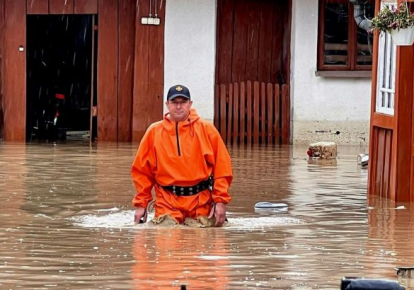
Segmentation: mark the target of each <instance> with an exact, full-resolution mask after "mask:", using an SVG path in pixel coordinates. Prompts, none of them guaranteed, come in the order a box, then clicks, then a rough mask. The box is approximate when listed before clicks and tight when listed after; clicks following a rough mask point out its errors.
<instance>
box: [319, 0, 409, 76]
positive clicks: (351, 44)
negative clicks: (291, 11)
mask: <svg viewBox="0 0 414 290" xmlns="http://www.w3.org/2000/svg"><path fill="white" fill-rule="evenodd" d="M328 1H329V0H319V19H318V50H317V51H318V57H317V67H318V70H317V73H316V74H317V75H318V72H322V71H371V70H372V65H358V64H357V62H356V56H357V54H358V50H357V43H356V33H357V29H358V27H357V24H356V22H355V21H354V7H353V4H352V3H350V2H349V1H348V0H336V2H335V3H338V4H347V5H348V19H349V21H348V65H329V66H328V65H324V51H325V49H324V48H325V47H324V46H325V42H324V35H325V6H326V3H327V2H328ZM413 1H414V0H413ZM322 74H323V73H322Z"/></svg>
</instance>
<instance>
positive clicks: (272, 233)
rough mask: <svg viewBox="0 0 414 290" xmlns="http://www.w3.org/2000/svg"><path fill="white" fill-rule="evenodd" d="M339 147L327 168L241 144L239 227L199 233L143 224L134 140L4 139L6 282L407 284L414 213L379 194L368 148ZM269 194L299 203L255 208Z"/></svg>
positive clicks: (234, 152) (1, 194)
mask: <svg viewBox="0 0 414 290" xmlns="http://www.w3.org/2000/svg"><path fill="white" fill-rule="evenodd" d="M338 149H339V150H338V151H339V158H338V160H337V161H336V162H333V163H325V164H318V163H309V162H308V161H307V160H306V148H305V147H293V146H290V147H280V148H279V147H269V148H267V147H254V148H241V147H230V148H229V151H230V154H231V156H232V162H233V167H234V183H233V185H232V187H231V194H232V196H233V201H232V203H231V204H230V205H229V207H228V210H229V214H228V217H229V226H228V227H225V228H218V229H214V228H213V229H194V228H142V227H139V226H134V225H133V224H131V222H130V220H129V219H130V218H131V220H132V216H133V208H132V207H131V205H130V202H131V199H132V196H133V194H134V188H133V185H132V182H131V179H130V175H129V171H130V165H131V163H132V159H133V157H134V154H135V151H136V147H135V146H133V145H130V144H120V145H111V144H106V145H103V146H98V147H87V146H77V145H76V144H72V145H70V144H31V145H23V144H7V143H6V144H1V145H0V218H1V221H2V222H1V225H0V245H1V246H0V255H1V257H2V261H1V263H0V269H1V271H0V288H2V289H10V288H13V289H14V287H17V286H18V287H21V288H23V289H33V288H39V289H49V288H55V289H104V288H105V289H106V288H113V289H151V287H157V288H160V289H179V286H180V285H182V284H185V285H187V289H255V288H276V289H315V288H318V289H339V285H340V280H341V278H342V277H344V276H348V277H350V276H356V277H366V278H374V279H380V278H388V279H396V275H395V270H394V268H395V267H398V266H412V261H413V260H414V250H413V248H412V246H411V241H412V240H413V235H414V234H413V233H414V229H413V227H414V212H413V208H412V207H411V206H410V205H408V204H398V205H397V204H393V203H391V202H390V201H387V200H382V199H370V200H368V201H367V198H366V183H367V170H366V169H361V168H360V167H359V166H358V165H357V162H356V157H357V155H358V154H359V153H361V152H360V150H361V148H359V147H339V148H338ZM259 201H270V202H283V203H286V204H287V205H288V209H287V210H286V211H283V212H274V211H257V210H256V211H255V209H254V205H255V204H256V203H257V202H259ZM87 217H89V218H91V219H88V218H87ZM292 221H293V222H292ZM94 222H96V223H95V224H94Z"/></svg>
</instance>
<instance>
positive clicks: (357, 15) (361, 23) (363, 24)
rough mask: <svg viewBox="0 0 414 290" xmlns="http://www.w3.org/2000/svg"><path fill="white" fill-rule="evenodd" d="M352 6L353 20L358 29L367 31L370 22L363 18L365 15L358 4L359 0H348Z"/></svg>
mask: <svg viewBox="0 0 414 290" xmlns="http://www.w3.org/2000/svg"><path fill="white" fill-rule="evenodd" d="M349 2H351V3H352V4H354V19H355V22H356V23H357V25H358V27H360V28H362V29H365V30H369V29H370V28H371V22H370V21H369V20H368V19H367V18H366V17H365V13H364V11H363V9H362V7H361V5H360V4H359V3H360V2H361V0H349Z"/></svg>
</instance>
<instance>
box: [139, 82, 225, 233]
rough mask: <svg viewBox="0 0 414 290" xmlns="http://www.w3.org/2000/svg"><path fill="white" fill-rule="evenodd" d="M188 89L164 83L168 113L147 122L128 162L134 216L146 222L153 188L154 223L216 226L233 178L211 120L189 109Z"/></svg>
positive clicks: (222, 145) (223, 218)
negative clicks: (130, 160) (135, 192)
mask: <svg viewBox="0 0 414 290" xmlns="http://www.w3.org/2000/svg"><path fill="white" fill-rule="evenodd" d="M192 104H193V102H192V101H191V96H190V91H189V90H188V88H187V87H185V86H183V85H176V86H173V87H171V88H170V89H169V91H168V94H167V101H166V105H167V108H168V113H167V114H166V115H165V116H164V119H163V120H162V121H159V122H156V123H154V124H152V125H151V126H149V128H148V129H147V131H146V133H145V135H144V137H143V139H142V141H141V143H140V145H139V148H138V152H137V154H136V156H135V159H134V162H133V164H132V170H131V174H132V179H133V181H134V185H135V188H136V190H137V192H138V193H137V194H136V195H135V197H134V199H133V201H132V204H133V205H134V206H135V207H137V210H136V211H135V222H136V223H138V222H141V221H143V222H145V221H146V215H147V206H148V203H149V202H150V201H151V200H152V199H153V196H152V194H151V190H152V188H154V189H155V196H156V200H155V206H154V207H155V218H154V220H153V222H154V224H158V223H161V222H163V221H164V220H165V219H166V218H167V219H172V220H173V221H174V222H175V223H178V224H182V223H185V222H186V220H188V218H190V219H194V220H197V221H198V222H199V223H201V224H202V226H210V225H214V226H217V227H220V226H222V225H223V224H224V222H225V220H226V204H228V203H229V202H230V200H231V197H230V195H229V193H228V189H229V187H230V184H231V182H232V180H233V173H232V167H231V160H230V155H229V153H228V151H227V149H226V146H225V145H224V143H223V140H222V139H221V136H220V134H219V133H218V131H217V130H216V128H215V127H214V125H213V124H212V123H210V122H208V121H205V120H202V119H200V117H199V116H198V114H197V112H196V110H195V109H192V108H191V106H192Z"/></svg>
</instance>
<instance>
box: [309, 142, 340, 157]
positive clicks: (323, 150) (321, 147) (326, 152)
mask: <svg viewBox="0 0 414 290" xmlns="http://www.w3.org/2000/svg"><path fill="white" fill-rule="evenodd" d="M306 153H307V154H308V156H309V158H314V159H336V157H337V155H338V150H337V146H336V143H335V142H316V143H311V144H309V149H308V151H307V152H306Z"/></svg>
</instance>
